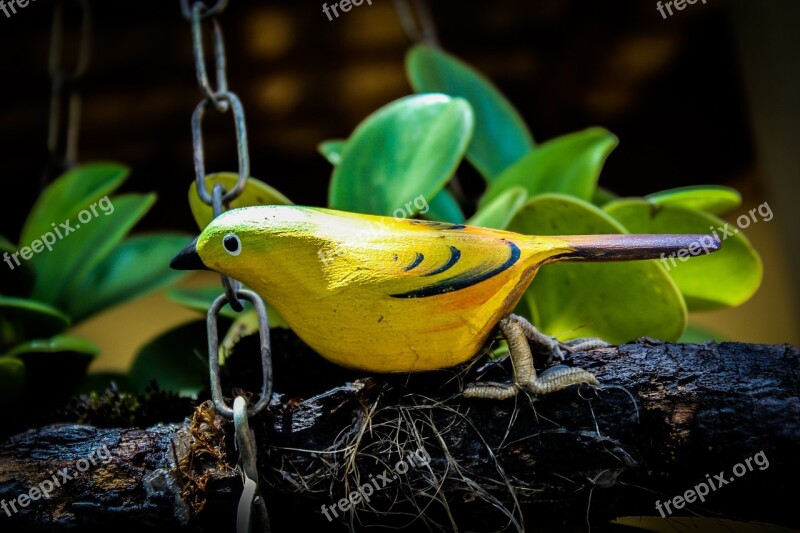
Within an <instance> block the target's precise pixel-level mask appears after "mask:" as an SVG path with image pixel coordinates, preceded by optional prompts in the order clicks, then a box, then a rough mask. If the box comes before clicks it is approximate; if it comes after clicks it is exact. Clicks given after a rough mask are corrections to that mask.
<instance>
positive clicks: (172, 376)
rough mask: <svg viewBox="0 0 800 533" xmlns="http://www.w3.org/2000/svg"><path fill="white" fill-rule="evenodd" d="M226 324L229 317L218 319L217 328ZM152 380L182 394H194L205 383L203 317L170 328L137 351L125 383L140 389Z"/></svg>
mask: <svg viewBox="0 0 800 533" xmlns="http://www.w3.org/2000/svg"><path fill="white" fill-rule="evenodd" d="M228 326H230V321H229V320H227V319H222V320H220V324H219V330H220V331H224V329H223V327H228ZM152 380H156V382H157V383H158V385H159V386H160V387H162V388H164V389H167V390H171V391H174V392H179V393H183V394H195V393H197V392H199V391H200V390H201V389H203V387H204V386H205V385H207V384H208V334H207V332H206V323H205V320H198V321H195V322H190V323H188V324H184V325H183V326H179V327H177V328H175V329H172V330H170V331H168V332H166V333H164V334H163V335H160V336H158V337H156V338H155V339H153V340H152V341H150V342H149V343H148V344H147V345H146V346H145V347H144V348H142V349H141V351H139V353H138V354H137V355H136V358H135V359H134V361H133V364H132V365H131V368H130V371H129V372H128V384H129V386H130V387H131V389H132V390H133V391H134V392H142V391H143V390H144V389H145V387H147V385H148V384H149V383H150V381H152Z"/></svg>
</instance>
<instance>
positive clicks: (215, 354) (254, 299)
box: [207, 289, 272, 418]
mask: <svg viewBox="0 0 800 533" xmlns="http://www.w3.org/2000/svg"><path fill="white" fill-rule="evenodd" d="M237 296H238V297H239V298H244V299H246V300H250V302H251V303H252V304H253V307H254V308H255V310H256V315H258V335H259V338H260V340H261V370H262V381H261V396H260V397H259V398H258V401H257V402H256V403H255V405H253V406H252V407H251V408H249V409H248V410H247V414H248V416H254V415H257V414H258V413H260V412H261V411H262V410H263V409H264V408H265V407H266V406H267V405H269V401H270V398H271V397H272V354H271V351H270V337H269V318H268V317H267V308H266V307H265V306H264V302H263V301H262V300H261V298H260V297H259V296H258V295H257V294H256V293H254V292H252V291H248V290H244V289H240V290H239V291H237ZM226 303H228V296H227V295H225V294H220V295H219V296H218V297H217V299H216V300H214V303H213V304H211V307H210V308H209V309H208V316H207V326H208V363H209V365H208V366H209V372H210V374H211V399H212V400H213V401H214V407H215V408H216V410H217V412H219V414H221V415H222V416H224V417H226V418H233V409H231V408H230V406H229V405H228V404H226V403H225V398H224V397H223V395H222V384H221V382H220V379H219V333H218V331H217V315H219V312H220V310H221V309H222V307H223V306H224V305H225V304H226Z"/></svg>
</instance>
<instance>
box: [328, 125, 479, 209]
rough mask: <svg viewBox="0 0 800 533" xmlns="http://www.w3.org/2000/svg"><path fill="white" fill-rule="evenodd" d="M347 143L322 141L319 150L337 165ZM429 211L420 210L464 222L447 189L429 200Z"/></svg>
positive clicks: (344, 141)
mask: <svg viewBox="0 0 800 533" xmlns="http://www.w3.org/2000/svg"><path fill="white" fill-rule="evenodd" d="M346 145H347V140H345V139H333V140H330V141H325V142H323V143H320V145H319V146H318V147H317V148H318V149H319V152H320V153H321V154H322V155H323V156H324V157H325V159H327V160H328V162H329V163H330V164H331V165H333V166H336V165H338V164H339V163H340V162H341V161H342V152H343V151H344V148H345V146H346ZM427 203H428V211H426V212H425V213H423V212H421V211H420V215H422V216H423V217H425V218H427V219H428V220H438V221H440V222H452V223H453V224H461V223H462V222H464V220H465V219H464V213H463V212H462V211H461V206H459V205H458V202H456V199H455V198H453V195H452V194H450V191H448V190H447V189H442V190H441V191H439V192H438V193H437V194H436V196H434V197H433V200H431V201H429V202H427Z"/></svg>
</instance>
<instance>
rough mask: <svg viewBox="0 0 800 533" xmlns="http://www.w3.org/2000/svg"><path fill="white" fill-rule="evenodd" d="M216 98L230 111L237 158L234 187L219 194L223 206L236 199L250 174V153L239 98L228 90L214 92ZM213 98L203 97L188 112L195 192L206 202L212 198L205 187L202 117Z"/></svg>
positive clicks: (208, 202) (210, 201)
mask: <svg viewBox="0 0 800 533" xmlns="http://www.w3.org/2000/svg"><path fill="white" fill-rule="evenodd" d="M217 98H219V99H220V100H223V101H225V102H228V103H229V104H230V108H231V109H232V110H233V122H234V126H235V127H236V149H237V156H238V159H239V178H238V180H237V181H236V186H235V187H234V188H233V189H231V190H230V191H227V192H225V193H224V194H223V195H222V203H223V204H225V205H227V204H230V203H231V202H232V201H233V200H234V199H236V198H237V197H238V196H239V195H240V194H241V193H242V191H243V190H244V187H245V185H247V178H248V176H249V175H250V154H249V151H248V148H247V126H246V125H245V120H244V108H243V107H242V103H241V101H240V100H239V97H238V96H236V95H235V94H233V93H232V92H226V93H224V94H219V93H218V94H217ZM212 104H213V101H212V100H210V99H208V98H205V99H203V100H202V101H201V102H200V103H199V104H197V107H196V108H195V109H194V113H192V144H193V148H194V171H195V181H196V184H197V195H198V196H199V197H200V199H201V200H202V201H203V202H204V203H205V204H207V205H212V197H211V195H210V194H209V192H208V189H206V185H205V181H206V165H205V150H204V149H203V117H204V116H205V111H206V108H207V107H208V106H209V105H212Z"/></svg>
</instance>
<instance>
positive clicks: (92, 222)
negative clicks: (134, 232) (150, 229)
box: [31, 194, 156, 309]
mask: <svg viewBox="0 0 800 533" xmlns="http://www.w3.org/2000/svg"><path fill="white" fill-rule="evenodd" d="M155 201H156V196H155V194H148V195H138V194H130V195H123V196H118V197H116V198H115V199H114V200H113V202H112V205H113V210H111V209H109V210H108V214H103V216H102V217H99V218H97V217H92V218H90V219H88V221H87V222H85V223H81V222H79V221H71V225H72V227H73V229H74V231H73V233H71V234H69V235H65V236H64V239H63V240H62V241H58V242H57V243H56V244H55V246H53V250H52V251H50V252H48V251H47V250H43V251H42V253H39V254H36V255H34V256H33V257H32V258H31V263H32V264H33V267H34V270H35V271H36V284H35V286H34V289H33V298H34V299H37V300H41V301H44V302H48V303H52V304H54V305H56V306H58V307H59V308H62V309H64V308H66V307H67V302H66V296H67V295H68V294H70V293H71V292H72V291H74V289H75V287H77V286H79V285H80V284H81V283H83V281H84V277H85V276H87V275H88V273H89V272H90V271H91V270H92V269H93V268H94V267H95V266H96V265H97V264H98V263H100V262H101V261H102V260H103V259H104V258H105V257H106V256H107V255H108V254H109V253H110V252H111V250H113V249H114V248H115V247H116V246H117V245H118V244H119V243H120V241H122V239H123V238H124V237H125V235H127V233H128V232H129V231H130V230H131V228H133V226H134V225H135V224H136V223H137V222H138V221H139V219H141V218H142V217H143V216H144V215H145V213H147V211H148V210H149V209H150V207H151V206H152V205H153V203H154V202H155ZM100 214H102V213H98V216H99V215H100ZM84 218H85V217H84ZM83 297H87V296H86V295H85V296H83Z"/></svg>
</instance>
